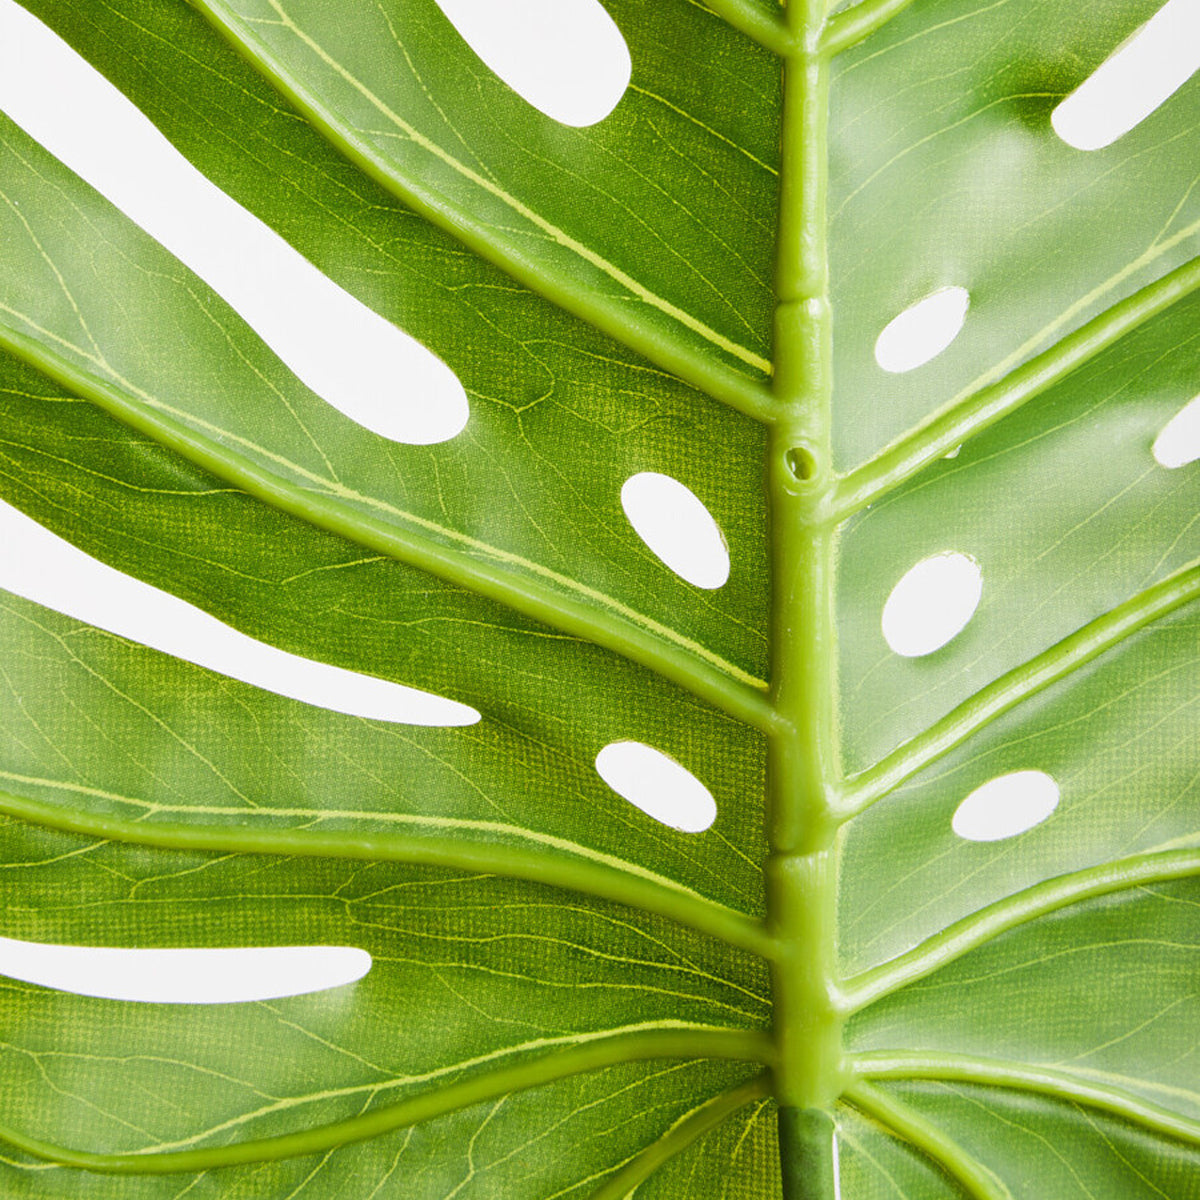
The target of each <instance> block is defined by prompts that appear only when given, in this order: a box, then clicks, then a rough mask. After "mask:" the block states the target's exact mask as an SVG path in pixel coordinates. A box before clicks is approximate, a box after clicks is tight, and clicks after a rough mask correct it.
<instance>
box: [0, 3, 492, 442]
mask: <svg viewBox="0 0 1200 1200" xmlns="http://www.w3.org/2000/svg"><path fill="white" fill-rule="evenodd" d="M0 109H2V110H3V111H4V112H6V113H8V115H9V116H10V117H11V118H12V119H13V120H14V121H15V122H16V123H17V124H18V125H20V126H21V127H22V128H23V129H24V130H25V131H26V132H27V133H28V134H29V135H30V136H31V137H33V138H34V139H35V140H36V141H38V142H40V143H41V144H42V145H43V146H44V147H45V148H46V149H47V150H49V151H50V153H51V154H53V155H55V156H56V157H57V158H58V159H59V160H60V161H61V162H63V163H64V164H65V165H66V166H67V167H69V168H70V169H71V170H72V171H74V172H75V174H77V175H78V176H79V177H80V178H81V179H83V180H84V181H85V182H86V183H88V184H90V185H91V186H92V187H93V188H95V189H96V190H97V191H98V192H100V194H101V195H103V196H104V197H105V198H106V199H107V200H108V201H109V202H110V203H112V204H114V205H115V206H116V207H117V208H119V209H121V211H122V212H123V213H124V214H125V215H126V216H127V217H128V218H129V219H130V220H131V221H133V222H134V223H135V224H137V225H139V226H140V227H141V228H142V229H143V230H145V232H146V233H148V234H149V235H150V236H151V237H152V238H154V239H155V240H157V241H158V242H159V243H160V244H161V245H162V246H163V247H165V248H166V249H167V250H168V251H170V253H171V254H173V255H175V257H176V258H178V259H179V260H180V262H182V263H183V264H184V265H185V266H187V267H188V268H189V269H190V270H192V271H194V272H195V273H196V274H197V275H198V276H200V278H201V279H203V280H204V282H205V283H207V284H208V285H209V286H210V287H211V288H212V289H213V290H214V291H215V292H217V294H218V295H220V296H221V297H222V298H223V299H224V300H225V301H226V302H227V303H228V304H229V305H230V306H231V307H232V308H233V309H235V310H236V311H237V313H238V314H239V315H240V316H241V317H242V318H243V320H245V321H246V323H247V324H248V325H250V326H251V327H252V328H253V329H254V331H255V332H256V333H257V334H258V336H259V337H260V338H262V340H263V341H264V342H265V343H266V344H267V345H268V346H269V347H270V348H271V350H272V351H274V353H275V354H277V355H278V356H279V358H280V359H281V360H282V361H283V362H284V363H285V364H286V365H287V366H288V367H289V368H290V369H291V370H292V371H293V372H294V374H295V375H296V376H297V377H298V378H299V379H300V380H301V382H303V383H304V384H306V385H307V386H308V387H309V388H311V389H312V390H313V391H314V392H316V393H317V395H318V396H320V397H321V398H322V399H323V400H325V401H326V402H327V403H328V404H330V405H331V406H332V407H333V408H336V409H337V410H338V411H339V412H341V413H342V414H343V415H345V416H347V417H349V418H350V420H352V421H354V422H356V423H357V424H359V425H361V426H362V427H363V428H365V429H368V430H370V431H371V432H372V433H376V434H379V435H380V436H381V437H385V438H389V439H391V440H393V441H398V442H408V443H411V444H415V445H427V444H429V443H433V442H442V441H446V440H447V439H448V438H452V437H454V436H455V435H456V434H457V433H459V432H460V431H461V430H462V428H463V427H464V426H465V425H466V423H467V417H468V415H469V412H468V405H467V397H466V393H465V391H464V390H463V387H462V384H461V383H459V381H458V379H457V377H456V376H455V375H454V373H453V372H452V371H451V370H450V368H449V367H448V366H446V364H445V363H444V362H442V361H441V359H439V358H438V357H437V356H436V355H434V354H433V353H432V351H430V350H428V349H426V348H425V347H424V346H422V345H421V344H420V342H418V341H417V340H416V339H415V338H412V337H410V336H409V335H408V334H407V333H405V332H404V331H403V330H401V329H398V328H397V327H396V326H395V325H393V324H392V323H391V322H390V321H386V320H384V318H383V317H381V316H380V315H379V314H378V313H376V312H374V311H373V310H372V309H370V308H368V307H367V306H366V305H365V304H363V303H361V302H360V301H359V300H356V299H355V298H354V297H353V296H351V295H350V294H349V293H348V292H346V291H344V290H343V289H342V288H340V287H339V286H338V285H337V284H335V283H334V282H333V281H332V280H331V279H329V278H328V277H327V276H326V275H324V274H323V273H322V272H321V271H320V270H318V269H317V268H316V267H315V266H313V264H312V263H310V262H309V261H308V260H307V259H305V258H304V257H303V256H302V255H300V254H299V253H297V251H295V250H294V249H293V248H292V247H291V246H290V245H289V244H288V243H287V242H286V241H284V240H283V238H282V237H280V236H279V235H278V234H277V233H275V231H274V230H272V229H271V228H270V227H269V226H267V225H265V224H263V222H261V221H260V220H259V219H258V218H257V217H255V216H253V215H252V214H251V213H249V212H247V211H246V209H244V208H242V206H241V205H240V204H238V203H236V202H235V201H234V200H232V199H231V198H230V197H229V196H227V195H226V194H225V193H224V192H223V191H221V189H220V188H218V187H217V186H216V185H215V184H213V183H211V182H210V181H209V180H208V179H207V178H205V176H203V175H202V174H201V173H200V172H199V171H197V170H196V168H195V167H193V166H192V165H191V163H189V162H188V160H187V159H186V158H184V157H183V155H182V154H180V153H179V151H178V150H176V149H175V147H174V146H172V145H171V143H170V142H169V141H167V139H166V138H165V137H164V136H163V135H162V134H161V133H160V132H159V131H158V129H157V128H156V127H155V126H154V125H153V124H151V122H150V121H149V119H148V118H147V117H146V116H145V115H144V114H143V113H142V112H141V111H140V110H139V109H137V108H136V107H135V106H134V105H133V104H132V103H131V102H130V101H129V100H127V99H126V98H125V96H123V95H122V94H121V93H120V92H119V91H118V90H117V89H116V88H115V87H113V85H112V84H111V83H109V82H108V80H106V79H105V78H104V77H103V76H102V75H101V74H100V73H99V72H98V71H96V70H95V69H94V68H92V67H91V66H90V65H89V64H88V63H86V62H85V61H84V60H83V59H82V58H80V57H79V56H78V55H77V54H76V53H75V52H74V51H73V50H72V49H71V48H70V47H69V46H68V45H67V44H66V43H65V42H64V41H62V40H61V39H60V38H58V37H57V36H56V35H55V34H53V33H52V32H51V31H50V30H49V29H48V28H47V27H46V26H45V25H43V24H42V23H41V22H40V21H38V20H36V19H35V18H34V17H32V16H31V15H30V14H29V13H27V12H26V11H25V10H24V9H22V8H19V7H18V6H17V5H16V4H15V3H13V0H0Z"/></svg>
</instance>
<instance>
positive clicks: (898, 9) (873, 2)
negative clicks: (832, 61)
mask: <svg viewBox="0 0 1200 1200" xmlns="http://www.w3.org/2000/svg"><path fill="white" fill-rule="evenodd" d="M912 2H913V0H862V3H860V4H855V5H854V6H853V7H852V8H848V9H846V10H845V11H844V12H840V13H838V14H837V15H836V16H834V17H831V18H830V19H829V23H828V24H827V25H826V26H825V33H824V36H823V37H822V38H821V49H822V50H824V51H825V53H826V54H829V55H831V56H832V55H835V54H841V53H842V51H843V50H849V49H850V47H851V46H855V45H857V44H858V43H859V42H861V41H863V39H864V38H868V37H870V36H871V34H873V33H874V32H875V31H876V30H877V29H882V28H883V26H884V25H886V24H887V23H888V22H889V21H890V20H891V19H892V18H893V17H895V16H899V15H900V13H902V12H903V11H904V10H905V9H906V8H907V7H908V6H909V5H910V4H911V3H912Z"/></svg>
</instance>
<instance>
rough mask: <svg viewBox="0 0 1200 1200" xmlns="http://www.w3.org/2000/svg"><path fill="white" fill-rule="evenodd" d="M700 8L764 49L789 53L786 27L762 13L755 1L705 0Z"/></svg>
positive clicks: (789, 45)
mask: <svg viewBox="0 0 1200 1200" xmlns="http://www.w3.org/2000/svg"><path fill="white" fill-rule="evenodd" d="M694 2H695V0H693V3H694ZM702 7H704V8H707V9H711V10H712V11H713V12H715V13H716V14H717V16H719V17H720V18H721V19H722V20H724V21H725V23H726V24H728V25H729V26H730V27H732V28H733V29H736V30H737V31H738V32H739V33H744V34H745V35H746V36H747V37H749V38H751V39H753V40H754V41H756V42H757V43H758V44H759V45H760V46H762V47H763V48H764V49H766V50H773V51H774V52H775V53H776V54H781V55H785V54H788V53H789V52H790V51H791V50H792V39H791V35H790V33H789V31H788V28H787V26H786V25H785V24H784V23H783V21H782V20H780V18H779V16H778V15H777V14H772V13H768V12H765V11H764V10H763V9H762V8H761V7H760V6H759V5H758V4H756V3H755V0H704V4H703V5H702Z"/></svg>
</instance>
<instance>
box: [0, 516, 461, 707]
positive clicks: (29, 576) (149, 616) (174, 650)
mask: <svg viewBox="0 0 1200 1200" xmlns="http://www.w3.org/2000/svg"><path fill="white" fill-rule="evenodd" d="M0 545H3V546H4V554H3V555H0V588H5V589H6V590H8V591H10V592H13V593H14V594H16V595H18V596H23V597H24V598H25V599H26V600H32V601H33V602H34V603H35V604H41V605H43V606H44V607H46V608H52V609H55V610H56V611H58V612H60V613H63V614H65V615H66V616H69V617H74V618H75V619H76V620H79V621H85V622H87V624H89V625H95V626H96V627H98V628H100V629H104V630H107V632H109V633H115V634H117V635H118V636H119V637H123V638H128V639H129V640H130V641H133V642H138V643H140V644H141V645H143V646H148V647H150V648H151V649H152V650H161V651H162V652H163V653H165V654H171V655H173V656H174V657H176V658H181V659H184V660H185V661H187V662H190V663H195V664H196V665H197V666H201V667H207V668H208V669H209V670H210V671H217V672H218V673H220V674H222V675H227V676H229V677H230V678H231V679H237V680H240V681H241V682H242V683H249V684H251V685H253V686H254V687H258V688H262V689H263V690H264V691H268V692H274V693H275V694H276V695H279V696H288V697H290V698H291V699H293V700H299V701H301V702H302V703H304V704H311V705H313V706H315V707H318V708H326V709H331V710H333V711H334V712H343V713H348V714H349V715H351V716H356V717H367V718H369V719H372V720H377V721H391V722H397V723H403V724H409V725H473V724H475V722H476V721H478V720H479V719H480V714H479V713H478V712H477V711H476V710H475V709H474V708H471V707H470V706H469V705H466V704H460V703H458V701H456V700H447V699H444V698H443V697H441V696H435V695H433V694H432V693H430V692H423V691H419V690H418V689H416V688H410V687H404V686H403V685H401V684H398V683H391V682H389V681H388V680H384V679H378V678H376V677H375V676H373V675H361V674H359V673H358V672H357V671H348V670H346V669H345V668H343V667H334V666H330V665H329V664H328V663H320V662H315V661H313V660H312V659H308V658H303V657H301V656H300V655H298V654H289V653H287V652H286V651H284V650H278V649H276V648H275V647H274V646H268V645H267V644H266V643H265V642H260V641H257V640H256V639H254V638H251V637H247V636H246V635H245V634H244V633H239V632H238V631H237V630H236V629H232V628H231V627H230V626H228V625H226V624H225V623H224V622H222V621H218V620H217V619H216V617H212V616H210V615H209V614H208V613H206V612H204V611H203V610H201V609H199V608H196V607H195V605H192V604H189V603H187V601H186V600H180V599H179V598H178V597H177V596H172V595H171V594H170V593H168V592H164V591H161V590H160V589H158V588H156V587H152V586H151V585H150V584H148V583H143V582H142V581H141V580H139V579H134V578H132V577H131V576H129V575H125V574H123V573H122V572H121V571H118V570H115V569H114V568H113V567H110V566H108V565H107V564H105V563H102V562H100V561H99V560H98V559H95V558H92V557H91V555H88V554H85V553H84V552H83V551H82V550H80V549H78V548H77V547H75V546H72V545H71V543H70V542H67V541H64V540H63V539H62V538H60V537H58V536H57V535H56V534H53V533H51V532H50V530H48V529H46V528H45V527H44V526H42V525H39V524H38V523H37V522H36V521H34V520H33V519H32V518H30V517H27V516H26V515H25V514H24V513H22V512H20V511H19V510H17V509H15V508H13V507H12V506H11V505H9V504H5V503H4V502H3V501H0Z"/></svg>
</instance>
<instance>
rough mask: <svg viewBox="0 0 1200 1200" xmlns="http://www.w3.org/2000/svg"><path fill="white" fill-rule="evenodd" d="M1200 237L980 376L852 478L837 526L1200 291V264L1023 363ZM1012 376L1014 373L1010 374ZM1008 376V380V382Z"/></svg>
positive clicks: (1148, 256)
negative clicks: (1049, 337) (1045, 341)
mask: <svg viewBox="0 0 1200 1200" xmlns="http://www.w3.org/2000/svg"><path fill="white" fill-rule="evenodd" d="M1197 233H1200V222H1195V223H1193V224H1192V225H1189V226H1188V227H1187V228H1186V229H1182V230H1180V231H1179V233H1177V234H1175V235H1174V236H1173V237H1171V238H1169V239H1168V240H1167V241H1165V242H1162V243H1159V244H1158V245H1156V246H1155V247H1153V248H1152V249H1151V250H1148V251H1146V253H1145V254H1143V255H1142V256H1141V257H1140V258H1138V259H1136V260H1135V261H1134V262H1132V263H1130V264H1129V265H1128V266H1126V267H1125V268H1124V269H1122V270H1121V271H1120V272H1118V273H1117V274H1116V275H1115V276H1113V277H1112V278H1111V279H1108V280H1105V282H1104V283H1102V284H1100V285H1099V286H1098V287H1097V288H1095V289H1094V290H1093V291H1092V292H1090V293H1089V294H1088V295H1087V296H1084V297H1083V298H1082V299H1080V300H1078V301H1076V302H1075V303H1074V304H1072V305H1071V306H1070V307H1069V308H1068V309H1067V310H1066V311H1065V312H1063V313H1061V314H1060V315H1059V316H1058V317H1057V318H1056V319H1055V320H1054V321H1053V322H1051V324H1050V325H1049V326H1047V327H1046V328H1045V329H1042V330H1039V332H1038V333H1037V335H1035V337H1033V338H1031V339H1029V340H1028V341H1027V342H1026V343H1025V344H1024V345H1023V346H1021V347H1019V348H1018V349H1017V350H1016V351H1014V352H1013V354H1011V355H1009V357H1008V359H1007V360H1005V362H1003V363H1000V364H999V365H998V366H997V367H995V368H994V369H993V370H991V371H989V372H987V373H986V374H985V375H983V376H981V377H980V378H979V379H978V380H976V381H975V383H973V384H971V385H970V386H969V387H967V388H966V389H965V390H964V391H962V392H960V393H959V395H957V396H955V397H954V398H953V399H952V400H950V401H948V402H947V403H946V404H945V405H943V406H942V407H941V408H940V409H939V410H938V411H937V412H935V413H933V414H932V415H931V416H929V417H928V418H926V419H925V420H924V421H923V422H922V423H921V424H920V425H918V426H917V427H916V428H915V429H912V430H910V431H909V432H908V433H907V434H905V435H904V436H903V437H901V438H899V439H898V440H897V441H895V442H893V443H892V444H891V445H890V446H889V447H887V448H886V449H884V450H882V451H880V453H879V454H877V455H876V456H875V457H874V458H872V459H870V460H868V461H867V462H865V463H863V464H862V465H861V466H860V467H857V468H856V469H855V470H853V471H851V472H849V473H848V474H847V475H845V476H844V477H843V478H842V480H841V482H840V483H839V484H838V487H837V490H836V492H835V494H834V498H833V501H832V504H831V508H832V511H833V515H834V519H835V520H837V521H844V520H846V519H847V518H848V517H850V516H852V515H853V514H854V513H856V512H859V511H860V510H862V509H864V508H866V507H867V506H868V505H871V504H874V503H875V502H876V501H878V500H880V499H882V498H883V497H884V496H886V495H887V494H888V493H889V492H892V491H894V490H895V489H896V488H898V487H899V486H900V485H901V484H902V483H904V482H905V481H906V480H908V479H910V478H911V477H912V476H913V475H915V474H917V472H919V471H921V470H922V469H923V468H924V467H926V466H928V465H929V464H930V463H933V462H936V461H937V460H938V459H940V458H941V457H943V456H944V455H945V454H947V453H949V452H950V451H951V450H953V449H954V448H955V447H956V446H958V445H961V444H962V443H963V442H965V441H967V440H968V439H969V438H971V437H974V436H975V435H976V434H978V433H981V432H982V431H983V430H985V429H987V428H988V427H989V426H991V425H994V424H995V423H996V422H997V421H999V420H1000V419H1001V418H1003V417H1006V416H1008V415H1009V414H1010V413H1013V412H1015V411H1016V410H1017V409H1019V408H1020V407H1021V406H1022V405H1024V404H1026V403H1028V402H1029V401H1030V400H1033V399H1034V398H1035V397H1037V396H1039V395H1041V394H1042V393H1043V392H1045V391H1046V390H1047V389H1048V388H1050V387H1052V386H1053V385H1054V384H1056V383H1058V382H1060V381H1061V380H1062V379H1064V378H1066V376H1068V375H1069V374H1071V372H1073V371H1075V370H1077V369H1078V368H1079V367H1081V366H1083V365H1084V364H1086V363H1088V362H1090V361H1091V360H1092V359H1094V358H1095V357H1096V356H1097V355H1098V354H1100V353H1101V352H1102V351H1104V350H1106V349H1108V347H1109V346H1111V345H1112V344H1113V343H1114V342H1116V341H1117V340H1118V339H1120V338H1122V337H1124V336H1125V334H1127V333H1130V332H1132V331H1133V330H1134V329H1136V328H1138V326H1140V325H1143V324H1145V322H1147V321H1149V320H1150V319H1151V318H1152V317H1155V316H1158V315H1159V314H1160V313H1162V312H1165V311H1166V310H1167V309H1168V308H1170V307H1171V306H1172V305H1173V304H1175V303H1176V302H1178V301H1179V300H1182V299H1184V298H1185V297H1186V296H1190V295H1191V294H1192V293H1193V292H1194V291H1195V290H1196V289H1197V288H1198V287H1200V257H1196V258H1192V259H1190V260H1189V261H1188V262H1186V263H1184V264H1182V265H1181V266H1179V267H1176V268H1175V269H1174V270H1172V271H1169V272H1168V273H1167V274H1166V275H1164V276H1162V277H1161V278H1160V279H1157V280H1155V281H1154V282H1153V283H1150V284H1147V285H1146V286H1145V287H1143V288H1141V289H1140V290H1139V291H1136V292H1134V293H1133V294H1132V295H1130V296H1127V297H1126V298H1125V299H1124V300H1121V301H1119V302H1118V303H1117V304H1114V305H1113V306H1112V307H1111V308H1108V309H1105V311H1104V312H1102V313H1100V314H1099V315H1097V316H1095V317H1093V318H1092V319H1091V320H1090V321H1088V322H1086V323H1085V324H1083V325H1081V326H1080V327H1079V328H1078V329H1076V330H1075V331H1074V332H1072V333H1069V334H1067V336H1066V337H1064V338H1062V339H1061V340H1060V341H1058V342H1056V343H1055V344H1054V345H1053V346H1051V347H1050V348H1049V349H1048V350H1045V351H1044V352H1042V353H1041V354H1038V355H1036V356H1035V357H1033V358H1031V359H1029V360H1028V361H1027V362H1025V363H1023V364H1021V365H1016V364H1017V363H1019V361H1020V358H1021V356H1022V355H1024V354H1026V353H1028V352H1029V351H1030V350H1032V349H1033V348H1034V346H1035V345H1036V344H1037V342H1038V341H1040V340H1041V339H1042V338H1043V337H1044V336H1045V335H1046V334H1047V333H1050V332H1053V331H1054V330H1055V329H1058V328H1061V327H1062V326H1063V325H1064V324H1066V323H1067V322H1068V321H1069V320H1070V319H1071V318H1072V317H1073V316H1074V315H1076V314H1077V313H1079V312H1082V311H1084V310H1085V309H1086V308H1088V307H1089V306H1090V305H1091V304H1092V303H1094V302H1095V301H1096V300H1097V299H1098V298H1100V297H1101V296H1103V295H1104V293H1106V292H1108V291H1111V290H1112V289H1113V288H1114V287H1115V286H1117V284H1119V283H1120V282H1121V280H1123V279H1125V278H1128V276H1130V275H1131V274H1133V273H1134V272H1135V271H1136V270H1138V269H1140V268H1141V267H1143V266H1145V265H1146V264H1147V263H1149V262H1152V261H1153V260H1154V259H1155V258H1158V257H1159V256H1160V255H1161V254H1163V253H1165V252H1166V251H1167V250H1168V249H1171V248H1172V247H1174V246H1175V245H1177V244H1179V243H1181V242H1183V241H1185V240H1187V239H1189V238H1193V237H1195V236H1196V234H1197ZM1009 368H1013V369H1011V370H1010V369H1009ZM1005 372H1007V374H1005Z"/></svg>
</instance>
